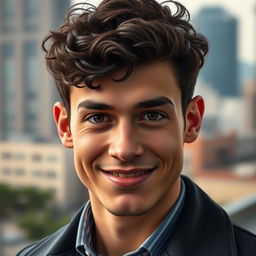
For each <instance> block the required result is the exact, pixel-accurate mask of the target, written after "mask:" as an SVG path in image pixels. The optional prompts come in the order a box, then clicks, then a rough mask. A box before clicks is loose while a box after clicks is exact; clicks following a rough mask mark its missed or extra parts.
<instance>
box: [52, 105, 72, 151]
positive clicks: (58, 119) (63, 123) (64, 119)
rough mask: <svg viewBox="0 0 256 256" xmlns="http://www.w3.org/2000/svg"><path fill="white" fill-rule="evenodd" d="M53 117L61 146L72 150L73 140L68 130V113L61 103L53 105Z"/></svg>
mask: <svg viewBox="0 0 256 256" xmlns="http://www.w3.org/2000/svg"><path fill="white" fill-rule="evenodd" d="M53 117H54V120H55V123H56V127H57V131H58V134H59V137H60V140H61V142H62V144H63V145H64V146H65V147H66V148H73V139H72V134H71V131H70V128H69V122H68V113H67V110H66V108H65V107H64V105H63V104H62V103H61V102H57V103H55V104H54V107H53Z"/></svg>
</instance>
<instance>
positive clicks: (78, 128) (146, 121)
mask: <svg viewBox="0 0 256 256" xmlns="http://www.w3.org/2000/svg"><path fill="white" fill-rule="evenodd" d="M122 75H123V73H122V72H119V73H117V74H114V76H112V77H104V78H102V79H99V80H97V81H95V84H100V85H101V87H100V89H98V90H92V89H89V88H87V87H85V88H76V87H72V89H71V94H70V101H71V118H70V141H71V144H72V147H73V148H74V161H75V167H76V171H77V174H78V176H79V178H80V179H81V181H82V182H83V183H84V184H85V185H86V186H87V188H88V190H89V194H90V199H91V203H92V205H93V207H94V208H97V209H98V210H107V211H108V212H110V213H113V214H115V215H118V216H137V215H142V214H145V213H148V212H150V211H151V212H155V213H156V214H157V213H159V211H164V209H165V208H166V207H168V208H169V207H170V204H171V203H172V202H173V201H174V200H175V199H176V198H177V196H178V193H179V175H180V172H181V170H182V163H183V143H184V140H185V139H184V135H185V133H184V118H183V116H182V105H181V91H180V88H179V86H178V84H177V81H176V79H175V76H174V73H173V71H172V68H171V65H170V64H169V63H167V62H155V63H153V64H148V65H145V66H141V67H136V68H134V71H133V72H132V74H131V76H130V77H129V78H128V79H127V80H125V81H124V82H121V83H119V82H114V81H113V80H112V78H116V79H117V78H120V76H122ZM69 146H70V145H69Z"/></svg>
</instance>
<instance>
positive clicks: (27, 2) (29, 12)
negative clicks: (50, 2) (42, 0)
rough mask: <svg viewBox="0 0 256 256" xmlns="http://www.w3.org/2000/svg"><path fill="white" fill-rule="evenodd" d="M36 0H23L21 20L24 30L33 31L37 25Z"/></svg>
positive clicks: (37, 4) (37, 2) (37, 8)
mask: <svg viewBox="0 0 256 256" xmlns="http://www.w3.org/2000/svg"><path fill="white" fill-rule="evenodd" d="M38 10H39V1H38V0H23V21H24V29H25V30H26V31H34V30H35V29H37V27H38Z"/></svg>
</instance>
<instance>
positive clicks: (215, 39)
mask: <svg viewBox="0 0 256 256" xmlns="http://www.w3.org/2000/svg"><path fill="white" fill-rule="evenodd" d="M196 21H197V24H196V26H197V27H198V30H199V32H200V33H202V34H204V35H205V36H206V37H207V38H208V40H209V44H210V51H209V55H208V58H207V60H206V63H205V65H204V67H203V68H202V71H201V73H200V78H201V79H202V80H203V81H204V82H206V83H207V84H209V85H211V86H212V87H214V88H215V89H216V90H217V91H218V92H219V94H220V95H223V96H237V95H238V94H239V86H238V81H239V77H238V58H237V19H236V18H235V17H233V16H231V15H230V14H229V13H227V12H226V11H225V10H224V9H222V8H221V7H206V8H203V9H201V10H200V11H199V13H198V14H197V17H196Z"/></svg>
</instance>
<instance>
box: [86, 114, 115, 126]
mask: <svg viewBox="0 0 256 256" xmlns="http://www.w3.org/2000/svg"><path fill="white" fill-rule="evenodd" d="M95 117H103V118H107V119H108V120H107V122H110V121H111V118H110V117H109V116H108V115H107V114H104V113H97V114H91V115H89V116H88V117H87V118H86V119H85V121H88V122H90V123H93V124H97V123H103V122H106V120H103V121H95V120H94V121H92V120H90V119H92V118H95Z"/></svg>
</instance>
